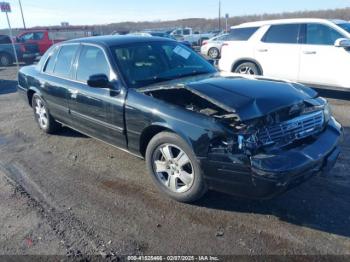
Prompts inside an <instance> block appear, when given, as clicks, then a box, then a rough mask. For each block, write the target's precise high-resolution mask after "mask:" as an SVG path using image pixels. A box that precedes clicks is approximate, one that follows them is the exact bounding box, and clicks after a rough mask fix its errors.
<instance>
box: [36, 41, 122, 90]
mask: <svg viewBox="0 0 350 262" xmlns="http://www.w3.org/2000/svg"><path fill="white" fill-rule="evenodd" d="M67 45H78V46H80V48H82V47H83V46H84V45H86V46H94V47H97V48H99V49H101V50H102V52H103V54H104V56H105V58H106V61H107V63H108V67H109V71H110V73H109V74H110V75H109V78H110V81H112V80H118V77H117V74H116V73H115V72H114V70H113V67H112V64H111V62H110V60H109V59H108V55H107V53H106V51H105V50H104V49H103V48H102V47H101V46H99V45H96V44H92V43H64V44H58V45H57V47H55V48H54V49H53V50H52V52H51V53H50V55H48V56H47V59H46V60H45V63H43V66H42V68H41V70H40V71H41V73H42V74H45V75H49V76H52V77H57V78H60V79H63V80H67V81H72V82H75V83H80V84H84V85H87V83H86V82H84V81H79V80H77V79H76V77H77V67H78V62H79V56H78V57H75V58H74V61H73V63H72V64H71V68H74V70H75V74H74V78H67V77H62V76H58V75H55V74H50V73H47V72H45V71H44V68H45V67H46V64H47V62H48V60H49V59H50V57H51V56H52V54H53V53H54V52H55V51H56V49H57V48H59V50H58V54H57V56H56V61H55V67H56V63H57V57H58V55H59V54H60V52H61V48H62V47H63V46H67ZM78 51H79V52H78V54H76V55H80V52H81V50H78ZM54 70H55V68H54V69H53V71H54Z"/></svg>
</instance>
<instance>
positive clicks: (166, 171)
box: [153, 144, 195, 193]
mask: <svg viewBox="0 0 350 262" xmlns="http://www.w3.org/2000/svg"><path fill="white" fill-rule="evenodd" d="M153 170H154V172H155V174H156V177H157V179H158V180H159V181H160V182H161V183H162V184H163V185H164V186H165V187H166V188H167V189H168V190H170V191H172V192H174V193H184V192H187V191H188V190H190V188H191V187H192V185H193V183H194V176H195V174H194V168H193V165H192V163H191V160H190V158H189V157H188V155H187V154H186V153H185V152H184V151H183V150H182V149H181V148H179V147H177V146H175V145H172V144H163V145H160V146H159V147H158V148H157V149H156V150H155V151H154V154H153Z"/></svg>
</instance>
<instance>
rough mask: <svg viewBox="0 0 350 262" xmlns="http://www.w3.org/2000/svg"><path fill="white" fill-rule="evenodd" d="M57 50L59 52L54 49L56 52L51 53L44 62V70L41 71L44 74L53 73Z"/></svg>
mask: <svg viewBox="0 0 350 262" xmlns="http://www.w3.org/2000/svg"><path fill="white" fill-rule="evenodd" d="M58 50H59V48H56V50H55V51H53V53H52V54H51V55H50V57H49V58H48V60H47V61H46V64H45V67H44V70H43V71H44V72H45V73H47V74H52V73H53V69H54V68H55V63H56V58H57V54H58Z"/></svg>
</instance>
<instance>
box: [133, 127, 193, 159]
mask: <svg viewBox="0 0 350 262" xmlns="http://www.w3.org/2000/svg"><path fill="white" fill-rule="evenodd" d="M161 132H169V133H174V134H176V135H178V136H180V137H181V138H182V139H183V140H184V141H185V142H186V143H187V144H188V145H189V146H190V147H191V148H193V147H192V143H191V142H190V139H189V138H188V137H187V136H185V135H184V134H183V133H182V132H180V131H179V130H175V129H174V128H172V127H171V126H169V125H166V124H163V123H154V124H152V125H150V126H148V127H146V128H145V129H144V130H143V131H142V133H141V135H140V142H139V145H140V149H139V150H140V153H141V155H142V156H143V157H145V155H146V150H147V147H148V145H149V142H150V141H151V140H152V138H153V137H155V136H156V135H157V134H159V133H161Z"/></svg>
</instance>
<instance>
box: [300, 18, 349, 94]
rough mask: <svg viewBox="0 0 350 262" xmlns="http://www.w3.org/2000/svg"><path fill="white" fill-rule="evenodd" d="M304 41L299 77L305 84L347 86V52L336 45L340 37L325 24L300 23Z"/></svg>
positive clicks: (341, 36)
mask: <svg viewBox="0 0 350 262" xmlns="http://www.w3.org/2000/svg"><path fill="white" fill-rule="evenodd" d="M304 32H305V33H304V34H305V41H304V42H305V44H304V45H303V46H302V49H301V59H300V74H299V81H300V82H303V83H308V84H318V85H330V86H342V87H350V77H349V73H348V71H349V68H350V52H349V50H346V49H345V48H341V47H336V46H335V45H334V44H335V41H336V40H337V39H339V38H344V36H343V35H342V34H340V33H339V32H338V31H336V30H335V29H333V28H331V27H329V26H328V25H322V24H317V23H310V24H307V25H304Z"/></svg>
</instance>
